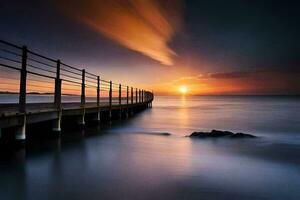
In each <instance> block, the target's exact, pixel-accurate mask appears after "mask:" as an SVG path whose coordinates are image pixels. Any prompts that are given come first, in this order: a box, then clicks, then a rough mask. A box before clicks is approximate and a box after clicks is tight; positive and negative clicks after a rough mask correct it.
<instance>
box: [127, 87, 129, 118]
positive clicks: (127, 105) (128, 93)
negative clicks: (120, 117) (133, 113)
mask: <svg viewBox="0 0 300 200" xmlns="http://www.w3.org/2000/svg"><path fill="white" fill-rule="evenodd" d="M126 89H127V93H126V95H127V96H126V97H127V99H126V117H128V110H129V87H128V86H127V88H126Z"/></svg>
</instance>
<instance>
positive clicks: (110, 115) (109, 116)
mask: <svg viewBox="0 0 300 200" xmlns="http://www.w3.org/2000/svg"><path fill="white" fill-rule="evenodd" d="M108 118H109V120H110V121H111V119H112V114H111V110H110V111H109V113H108Z"/></svg>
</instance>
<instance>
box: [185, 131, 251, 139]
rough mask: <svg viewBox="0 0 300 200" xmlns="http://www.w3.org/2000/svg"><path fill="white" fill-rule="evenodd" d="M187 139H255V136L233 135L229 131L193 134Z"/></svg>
mask: <svg viewBox="0 0 300 200" xmlns="http://www.w3.org/2000/svg"><path fill="white" fill-rule="evenodd" d="M189 137H197V138H216V137H217V138H218V137H227V138H228V137H229V138H255V137H256V136H254V135H250V134H245V133H233V132H230V131H220V130H212V131H211V132H193V133H192V134H191V135H190V136H189Z"/></svg>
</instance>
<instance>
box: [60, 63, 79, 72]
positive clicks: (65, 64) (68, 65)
mask: <svg viewBox="0 0 300 200" xmlns="http://www.w3.org/2000/svg"><path fill="white" fill-rule="evenodd" d="M61 64H62V65H63V66H65V67H69V68H71V69H74V70H77V71H80V72H81V69H78V68H76V67H72V66H70V65H67V64H65V63H61Z"/></svg>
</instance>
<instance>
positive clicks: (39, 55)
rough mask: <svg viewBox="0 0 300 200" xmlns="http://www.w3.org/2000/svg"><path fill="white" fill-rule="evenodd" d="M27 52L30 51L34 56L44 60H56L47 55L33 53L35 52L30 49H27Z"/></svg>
mask: <svg viewBox="0 0 300 200" xmlns="http://www.w3.org/2000/svg"><path fill="white" fill-rule="evenodd" d="M27 52H28V53H30V54H32V55H35V56H38V57H41V58H44V59H46V60H50V61H52V62H56V60H54V59H52V58H48V57H46V56H43V55H41V54H38V53H35V52H33V51H31V50H27Z"/></svg>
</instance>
